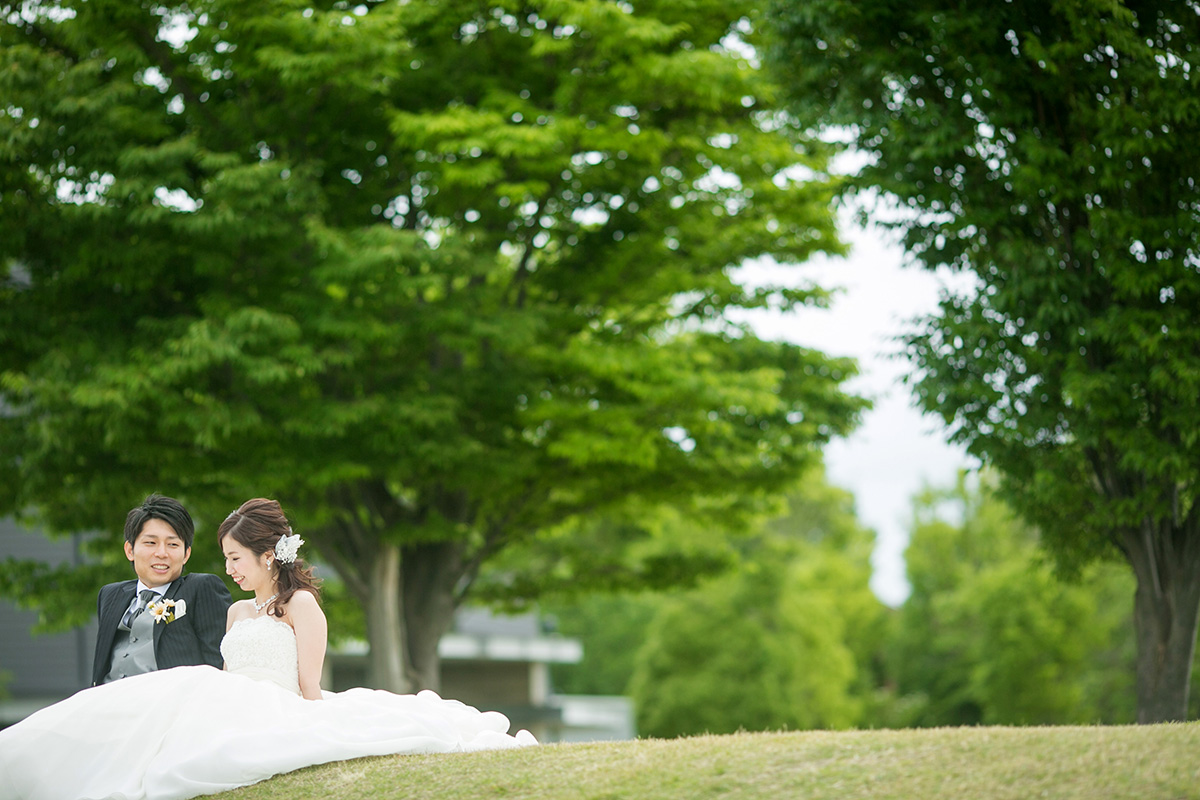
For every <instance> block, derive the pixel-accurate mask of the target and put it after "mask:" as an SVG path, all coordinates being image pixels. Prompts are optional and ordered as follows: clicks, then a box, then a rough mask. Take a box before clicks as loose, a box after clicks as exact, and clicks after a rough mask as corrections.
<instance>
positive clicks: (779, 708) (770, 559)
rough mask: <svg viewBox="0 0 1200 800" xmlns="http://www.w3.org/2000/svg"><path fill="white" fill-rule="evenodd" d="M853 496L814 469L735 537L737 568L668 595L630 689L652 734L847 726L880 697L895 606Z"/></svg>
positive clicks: (872, 714) (864, 719)
mask: <svg viewBox="0 0 1200 800" xmlns="http://www.w3.org/2000/svg"><path fill="white" fill-rule="evenodd" d="M873 539H874V536H873V535H872V533H871V531H869V530H866V529H865V528H863V527H862V526H861V525H860V524H859V522H858V520H857V519H856V518H855V516H854V510H853V497H852V496H851V495H850V494H849V493H848V492H845V491H844V490H841V489H836V488H834V487H831V486H829V485H828V484H827V483H826V482H825V479H824V475H823V473H822V470H820V469H818V468H814V469H812V470H811V471H810V472H809V473H808V474H807V475H806V476H805V477H804V479H803V480H802V481H801V482H800V484H799V485H798V487H797V488H796V489H795V490H794V491H793V492H792V493H791V494H790V495H789V505H788V508H787V512H786V513H785V514H784V515H783V516H781V517H780V518H778V519H776V520H773V521H771V522H770V523H768V524H764V525H762V526H761V527H760V528H759V529H758V530H757V531H755V533H754V534H753V535H752V536H749V537H746V538H745V539H742V540H739V542H738V549H739V551H740V562H739V567H738V569H737V570H736V571H734V572H732V573H730V574H727V575H722V576H719V577H716V578H712V579H709V580H706V581H704V582H702V583H701V584H700V585H699V586H698V587H697V588H695V589H692V590H690V591H688V592H686V593H681V594H676V595H674V596H672V597H669V598H665V599H663V600H662V601H661V602H660V604H659V608H658V610H657V613H656V615H655V617H654V619H653V620H652V621H651V622H650V623H649V625H648V626H647V628H646V632H645V639H644V641H643V643H642V645H641V647H640V648H639V649H638V651H637V655H636V658H635V661H634V668H633V673H632V675H631V680H630V684H629V688H628V692H629V694H630V696H631V697H632V698H633V700H634V703H635V705H636V707H637V720H638V732H639V734H641V735H645V736H682V735H696V734H702V733H732V732H735V731H738V730H772V729H776V730H777V729H781V728H791V729H798V728H799V729H812V728H848V727H851V726H854V725H862V724H873V723H877V722H878V721H879V720H880V719H882V718H884V717H885V716H886V712H887V711H888V709H886V708H885V707H884V706H885V704H884V703H880V702H877V701H878V698H877V694H878V693H879V691H880V687H881V686H882V683H883V676H882V674H881V672H880V670H881V668H882V653H883V650H884V648H885V646H886V642H887V640H888V636H887V631H888V609H887V608H886V607H885V606H884V605H883V604H882V603H881V602H880V601H879V599H878V598H876V597H875V596H874V594H872V592H871V589H870V586H869V581H870V576H871V566H870V555H871V549H872V544H873Z"/></svg>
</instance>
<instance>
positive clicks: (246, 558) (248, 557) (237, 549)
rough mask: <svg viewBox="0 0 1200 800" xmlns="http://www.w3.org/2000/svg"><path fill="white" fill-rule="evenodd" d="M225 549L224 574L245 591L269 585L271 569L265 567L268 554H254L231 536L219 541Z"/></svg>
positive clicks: (264, 587)
mask: <svg viewBox="0 0 1200 800" xmlns="http://www.w3.org/2000/svg"><path fill="white" fill-rule="evenodd" d="M221 546H222V547H223V548H224V550H225V574H226V575H228V576H229V577H231V578H233V581H234V583H236V584H237V585H238V586H240V587H241V588H242V589H244V590H245V591H247V592H253V591H255V590H257V589H266V588H269V587H270V585H271V570H270V569H268V568H267V563H268V559H269V557H270V556H269V555H268V554H267V553H263V554H262V555H258V556H256V555H254V553H252V552H250V550H249V549H248V548H246V547H244V546H242V545H241V544H239V543H238V542H237V541H235V540H234V538H233V537H232V536H226V537H225V540H224V541H223V542H221Z"/></svg>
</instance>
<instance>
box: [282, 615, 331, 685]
mask: <svg viewBox="0 0 1200 800" xmlns="http://www.w3.org/2000/svg"><path fill="white" fill-rule="evenodd" d="M287 613H288V616H289V617H290V618H291V622H292V629H293V630H295V631H296V653H297V656H298V657H299V661H300V694H302V695H303V696H304V697H306V698H307V699H309V700H320V699H321V670H322V669H323V668H324V666H325V637H326V634H327V633H328V626H327V624H326V622H325V612H323V611H322V610H321V606H320V604H318V603H317V598H316V597H315V596H313V594H312V593H311V592H306V591H299V592H296V593H295V594H294V595H292V598H291V599H290V600H289V601H288V604H287Z"/></svg>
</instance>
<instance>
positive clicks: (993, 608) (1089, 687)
mask: <svg viewBox="0 0 1200 800" xmlns="http://www.w3.org/2000/svg"><path fill="white" fill-rule="evenodd" d="M994 483H995V480H994V476H993V475H992V473H988V472H985V473H983V475H982V479H981V483H980V485H979V486H972V485H970V484H969V483H968V481H967V476H966V475H965V474H963V475H960V477H959V481H958V483H957V485H955V486H954V487H952V488H950V489H942V490H932V489H931V490H926V491H925V492H923V493H922V494H921V495H919V496H918V497H917V498H916V499H915V501H914V524H913V533H912V540H911V542H910V544H909V547H908V550H907V552H906V556H905V557H906V561H907V570H908V577H909V581H910V583H911V585H912V593H911V594H910V596H909V598H908V599H907V600H906V601H905V603H904V606H903V607H902V608H901V610H900V620H899V625H898V628H897V631H896V636H895V639H894V643H893V645H892V648H893V650H892V659H891V671H892V672H893V674H894V675H895V678H896V681H897V688H898V692H899V693H900V694H901V696H908V697H919V698H922V702H921V703H920V704H919V712H918V713H917V714H916V715H915V718H914V719H913V722H914V723H915V724H919V725H974V724H993V725H995V724H1005V725H1012V724H1018V725H1029V724H1068V723H1095V722H1106V723H1126V722H1131V721H1132V720H1133V712H1134V708H1133V705H1134V704H1133V686H1132V680H1131V673H1132V670H1131V669H1130V667H1131V666H1132V660H1133V654H1132V652H1130V650H1131V647H1128V646H1127V645H1132V641H1133V636H1132V629H1131V626H1130V624H1129V619H1130V617H1129V613H1128V607H1129V598H1130V596H1131V595H1132V593H1133V586H1132V580H1131V578H1130V576H1129V575H1128V573H1127V571H1124V570H1121V569H1119V568H1118V566H1117V565H1115V564H1094V565H1091V566H1090V567H1089V568H1088V569H1087V570H1086V571H1085V572H1086V576H1085V577H1086V579H1085V580H1081V581H1079V582H1072V583H1064V582H1062V581H1060V580H1058V579H1057V578H1056V576H1055V575H1054V572H1053V570H1052V569H1051V565H1050V564H1048V563H1046V560H1045V558H1044V557H1043V556H1042V554H1041V551H1040V550H1039V549H1038V545H1037V534H1036V532H1035V531H1034V530H1033V529H1032V528H1030V527H1029V526H1028V525H1027V524H1025V523H1023V522H1022V521H1021V520H1020V519H1019V518H1017V517H1015V516H1014V515H1013V514H1012V512H1011V511H1010V510H1009V508H1008V507H1007V506H1006V505H1005V504H1004V503H1003V502H1002V501H1001V500H1000V499H999V498H998V497H997V496H996V492H995V486H994Z"/></svg>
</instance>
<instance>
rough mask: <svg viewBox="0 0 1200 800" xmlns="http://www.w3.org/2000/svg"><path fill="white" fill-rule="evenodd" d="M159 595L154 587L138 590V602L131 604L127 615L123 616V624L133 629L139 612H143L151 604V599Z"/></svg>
mask: <svg viewBox="0 0 1200 800" xmlns="http://www.w3.org/2000/svg"><path fill="white" fill-rule="evenodd" d="M157 596H158V592H156V591H154V590H153V589H142V590H141V591H140V592H138V601H137V603H136V604H135V605H133V606H130V608H129V610H128V611H126V612H125V616H123V617H121V624H122V625H123V626H125V627H126V628H130V629H132V628H133V621H134V620H135V619H137V616H138V614H140V613H142V611H143V610H145V608H146V606H148V605H149V604H150V601H151V600H153V599H154V598H155V597H157Z"/></svg>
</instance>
